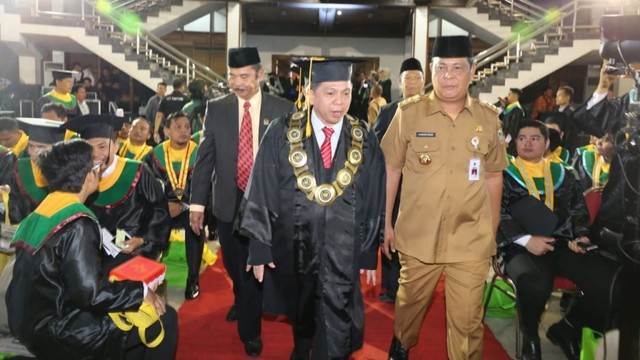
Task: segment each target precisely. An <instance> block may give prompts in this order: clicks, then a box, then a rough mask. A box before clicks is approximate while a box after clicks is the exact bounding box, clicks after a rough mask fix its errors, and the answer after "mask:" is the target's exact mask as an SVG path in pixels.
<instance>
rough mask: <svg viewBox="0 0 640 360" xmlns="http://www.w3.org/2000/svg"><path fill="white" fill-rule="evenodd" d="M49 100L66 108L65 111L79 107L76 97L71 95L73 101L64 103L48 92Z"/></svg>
mask: <svg viewBox="0 0 640 360" xmlns="http://www.w3.org/2000/svg"><path fill="white" fill-rule="evenodd" d="M45 96H46V97H47V98H48V99H49V100H51V102H54V103H56V104H60V105H62V106H64V108H65V109H73V108H75V107H76V106H78V102H77V101H76V97H75V96H73V95H71V100H70V101H63V100H60V99H58V98H57V97H55V96H53V94H52V93H51V92H48V93H47V94H46V95H45Z"/></svg>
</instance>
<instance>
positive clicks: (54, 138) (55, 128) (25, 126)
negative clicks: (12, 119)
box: [16, 117, 65, 145]
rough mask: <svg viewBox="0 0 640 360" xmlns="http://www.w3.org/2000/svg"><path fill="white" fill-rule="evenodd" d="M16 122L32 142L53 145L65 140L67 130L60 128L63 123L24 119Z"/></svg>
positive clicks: (20, 118)
mask: <svg viewBox="0 0 640 360" xmlns="http://www.w3.org/2000/svg"><path fill="white" fill-rule="evenodd" d="M16 120H18V126H19V127H20V129H21V130H22V131H24V132H25V133H26V134H27V135H29V141H30V142H31V141H35V142H39V143H42V144H47V145H51V144H55V143H57V142H58V141H63V140H64V134H65V130H64V129H62V128H60V125H62V123H61V122H59V121H53V120H47V119H40V118H23V117H19V118H16Z"/></svg>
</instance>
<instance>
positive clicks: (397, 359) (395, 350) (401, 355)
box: [389, 336, 409, 360]
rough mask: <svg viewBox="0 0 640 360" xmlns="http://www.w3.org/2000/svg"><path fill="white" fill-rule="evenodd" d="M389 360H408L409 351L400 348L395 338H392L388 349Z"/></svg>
mask: <svg viewBox="0 0 640 360" xmlns="http://www.w3.org/2000/svg"><path fill="white" fill-rule="evenodd" d="M389 360H409V349H407V348H405V347H404V346H402V343H401V342H400V340H398V338H397V337H395V336H394V337H393V340H392V341H391V347H390V348H389Z"/></svg>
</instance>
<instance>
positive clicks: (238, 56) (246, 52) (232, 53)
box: [227, 47, 260, 68]
mask: <svg viewBox="0 0 640 360" xmlns="http://www.w3.org/2000/svg"><path fill="white" fill-rule="evenodd" d="M259 63H260V55H259V54H258V49H257V48H255V47H241V48H232V49H229V57H228V61H227V65H229V67H230V68H241V67H245V66H249V65H255V64H259Z"/></svg>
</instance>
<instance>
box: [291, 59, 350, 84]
mask: <svg viewBox="0 0 640 360" xmlns="http://www.w3.org/2000/svg"><path fill="white" fill-rule="evenodd" d="M294 62H295V64H296V65H298V66H300V68H302V71H303V74H308V76H309V80H310V81H311V84H319V83H322V82H326V81H350V80H351V72H352V67H353V66H352V65H353V64H354V63H359V62H361V60H355V59H350V58H335V59H325V58H313V57H312V58H303V59H298V60H295V61H294Z"/></svg>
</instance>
